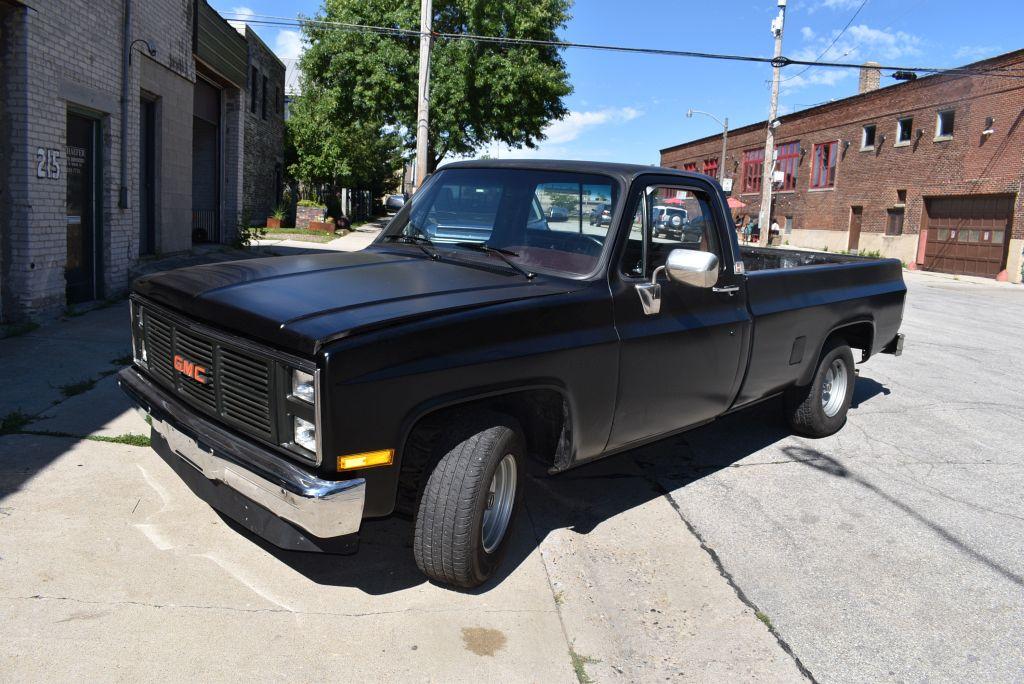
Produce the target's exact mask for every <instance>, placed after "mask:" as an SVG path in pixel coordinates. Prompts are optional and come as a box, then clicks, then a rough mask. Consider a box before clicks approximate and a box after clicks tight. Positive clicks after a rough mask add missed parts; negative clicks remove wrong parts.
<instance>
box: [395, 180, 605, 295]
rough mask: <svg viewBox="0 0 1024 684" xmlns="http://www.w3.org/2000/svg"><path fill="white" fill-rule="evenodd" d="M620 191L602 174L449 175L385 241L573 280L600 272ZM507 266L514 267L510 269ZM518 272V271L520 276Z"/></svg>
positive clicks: (421, 196) (424, 193)
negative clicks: (402, 242)
mask: <svg viewBox="0 0 1024 684" xmlns="http://www.w3.org/2000/svg"><path fill="white" fill-rule="evenodd" d="M618 195H619V192H618V186H617V184H616V183H615V181H613V180H612V179H611V178H609V177H607V176H600V175H589V174H580V173H565V172H553V171H534V170H526V169H468V168H467V169H458V168H456V169H447V170H444V169H442V170H441V171H438V172H437V173H436V174H435V175H434V177H433V178H431V179H430V182H429V183H427V184H426V185H424V187H423V189H422V190H421V191H420V192H418V193H417V194H416V195H414V196H413V197H412V199H411V200H410V201H409V204H410V205H411V208H409V209H408V210H407V211H406V212H405V213H403V214H399V215H398V217H396V219H395V220H394V221H392V222H391V224H390V225H389V226H388V228H387V230H386V231H385V234H384V236H383V237H382V240H388V239H390V240H396V239H399V240H404V239H408V241H409V242H410V243H412V242H414V241H415V242H418V243H420V245H421V246H422V245H423V243H425V242H427V241H429V245H430V246H431V247H432V248H433V249H435V250H437V251H438V252H440V253H441V254H442V255H443V256H445V257H449V258H465V259H472V260H474V261H490V262H493V263H494V264H495V265H499V266H500V265H501V262H502V260H499V259H492V258H491V257H494V256H496V255H495V254H494V253H492V252H491V251H490V250H484V249H482V248H481V247H480V245H485V246H486V247H488V248H493V249H494V250H496V251H498V252H500V254H501V256H503V257H505V259H504V260H505V261H506V264H507V265H506V266H505V267H509V266H511V267H512V268H513V269H514V270H521V271H523V272H527V273H531V272H533V271H537V272H541V273H550V274H554V275H563V276H569V277H580V276H585V275H588V274H590V273H592V272H593V271H594V269H595V268H596V267H597V262H598V260H599V259H600V257H601V252H602V250H603V249H604V246H605V242H606V240H607V238H608V234H609V232H610V231H611V216H612V214H613V213H614V209H615V206H616V205H617V202H618V199H619V198H618ZM507 262H512V263H511V264H508V263H507ZM515 267H518V269H515Z"/></svg>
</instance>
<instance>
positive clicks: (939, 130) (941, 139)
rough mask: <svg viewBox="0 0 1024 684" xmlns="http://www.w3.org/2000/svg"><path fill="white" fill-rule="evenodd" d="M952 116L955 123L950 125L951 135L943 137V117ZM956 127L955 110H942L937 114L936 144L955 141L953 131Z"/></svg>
mask: <svg viewBox="0 0 1024 684" xmlns="http://www.w3.org/2000/svg"><path fill="white" fill-rule="evenodd" d="M943 114H952V115H953V121H952V122H951V124H950V131H949V133H947V134H945V135H943V133H942V115H943ZM955 127H956V110H955V109H940V110H939V111H938V112H936V114H935V142H945V141H946V140H952V139H953V129H954V128H955Z"/></svg>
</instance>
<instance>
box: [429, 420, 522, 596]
mask: <svg viewBox="0 0 1024 684" xmlns="http://www.w3.org/2000/svg"><path fill="white" fill-rule="evenodd" d="M442 450H443V451H444V454H443V456H442V457H441V459H440V461H438V463H437V466H436V467H435V468H434V469H433V471H432V472H431V473H430V477H429V478H428V480H427V483H426V485H425V486H424V489H423V494H422V496H421V498H420V503H419V507H418V510H417V513H416V523H415V528H416V530H415V537H414V539H413V556H414V557H415V559H416V565H417V566H418V567H419V569H420V570H421V571H422V572H423V574H425V575H426V576H427V577H429V578H430V579H432V580H434V581H436V582H439V583H442V584H448V585H451V586H455V587H460V588H464V589H470V588H473V587H477V586H479V585H481V584H483V583H484V582H485V581H487V579H488V578H489V577H491V575H492V574H493V573H494V571H495V570H496V569H497V567H498V566H499V565H500V563H501V560H502V558H503V557H504V555H505V551H506V549H507V547H508V540H509V536H510V534H509V532H510V530H511V528H512V523H513V521H514V520H515V514H516V512H517V511H518V509H519V503H520V500H521V499H522V490H523V487H522V484H523V471H524V463H525V458H524V454H525V447H524V440H523V436H522V433H521V431H520V429H519V426H518V425H517V424H516V422H515V421H514V420H512V419H511V418H509V417H507V416H503V415H499V414H476V415H472V416H468V417H466V418H463V419H460V420H459V421H458V422H457V423H456V425H455V426H453V429H452V430H451V431H450V432H449V437H448V439H446V440H445V441H444V445H443V446H442Z"/></svg>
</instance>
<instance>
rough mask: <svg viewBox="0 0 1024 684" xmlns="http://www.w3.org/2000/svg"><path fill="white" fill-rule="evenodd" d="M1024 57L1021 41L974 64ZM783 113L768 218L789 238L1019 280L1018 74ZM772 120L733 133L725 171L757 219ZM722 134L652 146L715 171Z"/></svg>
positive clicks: (872, 73) (966, 78)
mask: <svg viewBox="0 0 1024 684" xmlns="http://www.w3.org/2000/svg"><path fill="white" fill-rule="evenodd" d="M1007 67H1012V68H1017V69H1020V68H1022V67H1024V50H1018V51H1016V52H1011V53H1007V54H1004V55H1000V56H998V57H994V58H992V59H987V60H984V61H981V62H977V63H975V64H971V65H969V66H968V67H965V68H969V69H971V70H972V71H975V70H977V71H983V70H990V69H1005V68H1007ZM878 82H879V79H878V71H877V69H873V68H871V67H870V66H868V65H866V67H865V69H864V70H862V74H861V82H860V88H861V90H862V92H860V93H858V94H857V95H854V96H852V97H848V98H845V99H843V100H838V101H834V102H830V103H828V104H824V105H820V106H817V107H813V108H810V109H805V110H802V111H799V112H795V113H793V114H789V115H787V116H783V117H780V118H779V126H778V128H777V129H776V130H775V141H776V156H775V159H776V162H775V170H776V172H781V174H779V173H776V177H779V176H781V180H780V181H778V182H776V183H774V184H773V185H774V187H773V193H772V212H771V213H772V216H773V218H774V220H775V221H778V223H779V226H780V230H781V232H782V235H781V236H780V238H781V240H782V241H783V242H785V243H788V244H791V245H794V246H801V247H808V248H814V249H824V248H827V249H829V250H833V251H836V250H847V249H857V250H860V251H862V252H863V251H876V250H877V251H878V252H880V253H881V254H883V255H885V256H891V257H896V258H898V259H901V260H902V261H904V262H905V263H906V264H907V265H908V266H909V267H910V268H921V269H927V270H936V271H943V272H949V273H964V274H975V275H983V276H989V277H997V278H1000V279H1008V280H1011V281H1014V282H1020V280H1021V269H1022V251H1024V198H1022V196H1021V184H1022V182H1024V79H1020V78H1007V77H1005V76H978V75H947V74H939V75H933V76H927V77H924V78H919V79H917V80H915V81H909V82H904V83H900V84H898V85H894V86H890V87H886V88H878ZM766 125H767V122H764V121H762V122H759V123H756V124H753V125H750V126H745V127H743V128H740V129H738V130H735V131H730V132H729V139H728V143H729V149H728V152H727V154H726V159H725V160H724V164H725V177H726V178H731V179H732V180H733V190H732V194H733V196H734V197H736V198H738V199H739V200H740V201H741V202H743V203H745V204H746V206H745V207H743V208H742V209H739V210H737V212H736V213H737V214H738V216H737V218H739V219H740V220H741V221H742V220H747V219H749V218H750V217H753V218H755V219H756V217H757V215H758V211H759V207H760V200H761V165H762V162H763V159H764V156H763V153H764V140H765V130H766ZM721 145H722V139H721V136H720V135H714V136H709V137H706V138H702V139H699V140H694V141H692V142H688V143H683V144H681V145H675V146H673V147H668V148H666V149H663V150H661V164H662V166H667V167H672V168H683V169H690V170H695V171H702V172H704V173H708V174H709V175H715V174H716V173H717V172H718V165H719V163H720V162H719V156H720V155H721Z"/></svg>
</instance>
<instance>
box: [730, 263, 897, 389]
mask: <svg viewBox="0 0 1024 684" xmlns="http://www.w3.org/2000/svg"><path fill="white" fill-rule="evenodd" d="M740 254H741V256H742V259H743V264H744V267H745V270H746V273H747V280H746V282H747V306H748V307H749V310H750V314H751V316H752V318H753V320H754V334H753V340H752V342H751V350H750V362H749V364H748V370H747V375H746V378H745V380H744V383H743V387H742V390H741V392H740V396H739V398H738V399H737V402H736V403H737V405H743V404H746V403H748V402H751V401H756V400H758V399H760V398H761V397H764V396H768V395H770V394H772V393H774V392H778V391H780V390H782V389H784V388H785V387H787V386H788V385H790V384H793V383H794V381H795V382H796V383H797V384H805V383H807V382H810V374H811V373H812V372H813V370H814V368H815V366H816V364H817V358H818V351H819V350H820V349H821V348H822V344H823V343H824V341H825V338H826V337H827V336H828V335H829V333H830V332H831V331H832V330H834V329H836V328H837V327H840V326H844V325H849V324H851V323H858V322H862V324H861V332H860V333H859V334H860V335H862V336H863V343H864V347H865V348H867V349H868V350H869V352H868V353H869V354H874V353H878V352H879V351H881V349H882V348H883V347H884V346H885V345H886V344H887V343H888V342H889V341H890V340H892V339H893V337H894V336H895V335H896V333H897V332H898V331H899V326H900V322H901V319H902V316H903V299H904V296H905V294H906V286H905V285H904V284H903V265H902V264H901V263H900V262H899V260H897V259H876V258H871V257H864V256H854V255H848V254H831V253H828V252H804V251H798V250H786V249H774V248H759V247H741V248H740Z"/></svg>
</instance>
